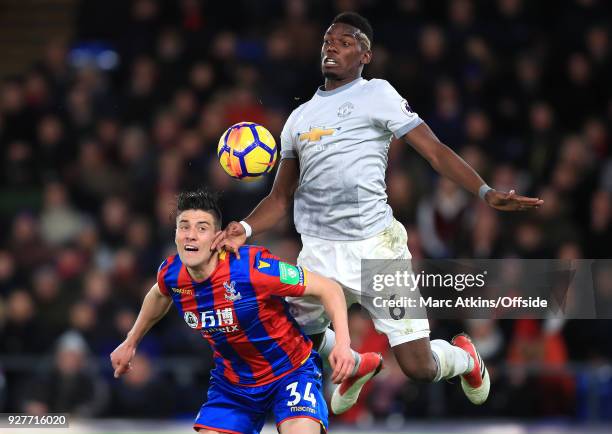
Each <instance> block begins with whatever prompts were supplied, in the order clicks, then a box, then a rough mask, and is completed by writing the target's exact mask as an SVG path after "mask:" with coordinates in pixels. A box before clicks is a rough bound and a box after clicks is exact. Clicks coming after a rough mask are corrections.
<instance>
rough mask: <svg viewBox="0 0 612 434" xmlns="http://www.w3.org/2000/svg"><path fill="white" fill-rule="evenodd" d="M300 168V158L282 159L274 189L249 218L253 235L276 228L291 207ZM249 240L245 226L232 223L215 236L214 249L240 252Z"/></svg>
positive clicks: (246, 220) (248, 221)
mask: <svg viewBox="0 0 612 434" xmlns="http://www.w3.org/2000/svg"><path fill="white" fill-rule="evenodd" d="M299 173H300V169H299V166H298V160H297V159H296V158H284V159H282V160H281V162H280V166H279V168H278V172H277V173H276V178H275V179H274V184H273V185H272V190H271V191H270V194H268V195H267V196H266V197H265V198H263V200H262V201H261V202H259V204H258V205H257V206H256V207H255V209H254V210H253V211H252V212H251V213H250V214H249V215H248V217H247V218H246V219H244V220H245V222H247V223H248V224H249V226H251V229H252V230H253V234H260V233H262V232H266V231H268V230H270V229H272V228H274V227H275V226H276V225H277V224H278V222H279V221H280V220H281V219H282V218H283V217H284V216H285V215H286V214H287V211H288V210H289V208H290V207H291V201H292V200H293V194H294V193H295V189H296V188H297V183H298V176H299ZM246 239H247V235H246V231H245V229H244V227H243V226H242V225H241V224H240V223H238V222H230V223H229V224H228V225H227V227H226V228H225V229H224V230H223V231H221V232H220V233H219V235H217V237H216V238H215V239H214V241H213V243H212V245H211V247H210V248H211V250H217V251H221V250H228V251H230V252H234V253H236V254H237V252H238V249H239V248H240V246H242V245H243V244H244V243H245V242H246Z"/></svg>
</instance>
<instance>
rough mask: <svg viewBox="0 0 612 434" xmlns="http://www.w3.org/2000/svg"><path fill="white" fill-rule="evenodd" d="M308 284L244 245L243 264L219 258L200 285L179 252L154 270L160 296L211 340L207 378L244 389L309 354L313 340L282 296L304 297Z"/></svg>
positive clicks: (298, 272)
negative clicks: (167, 298) (211, 367)
mask: <svg viewBox="0 0 612 434" xmlns="http://www.w3.org/2000/svg"><path fill="white" fill-rule="evenodd" d="M305 279H306V274H305V270H303V269H302V268H300V267H298V266H294V265H291V264H287V263H284V262H281V261H280V260H279V259H278V258H277V257H275V256H273V255H272V254H270V252H269V251H268V250H266V249H265V248H263V247H257V246H242V247H241V248H240V259H238V258H237V257H236V256H235V255H233V254H229V253H227V254H226V253H222V254H220V255H219V263H218V265H217V267H216V268H215V270H214V271H213V272H212V274H211V275H210V276H209V278H208V279H206V280H205V281H203V282H196V281H195V280H193V278H192V277H191V276H190V274H189V272H188V271H187V268H186V266H185V265H183V263H182V262H181V259H180V258H179V255H174V256H170V257H169V258H167V259H166V260H165V261H164V262H163V263H162V264H161V266H160V267H159V271H158V273H157V283H158V286H159V289H160V291H161V292H162V293H163V294H165V295H167V296H170V297H172V300H173V301H174V304H175V305H176V307H177V309H178V311H179V314H180V315H181V316H182V317H183V318H184V320H185V322H186V323H187V325H189V326H190V327H191V328H193V329H195V330H198V332H200V333H201V335H202V336H203V337H204V338H205V339H206V340H207V341H208V342H209V343H210V345H211V347H212V350H213V355H214V359H215V369H214V370H213V371H212V375H213V376H216V377H217V378H223V379H226V380H228V381H230V382H231V383H233V384H240V385H248V386H260V385H263V384H267V383H270V382H272V381H274V380H276V379H278V378H280V377H282V376H284V375H286V374H288V373H289V372H291V371H293V370H295V369H297V368H298V367H299V366H301V365H302V364H303V363H304V362H305V361H306V360H307V359H308V357H309V356H310V353H311V349H312V341H311V340H310V339H309V338H308V337H307V336H306V335H304V334H303V333H302V331H301V329H300V328H299V326H298V325H297V323H296V322H295V320H294V319H293V317H292V316H291V314H290V313H289V311H288V308H287V305H286V303H285V300H284V298H283V297H285V296H294V297H299V296H302V295H303V293H304V289H305Z"/></svg>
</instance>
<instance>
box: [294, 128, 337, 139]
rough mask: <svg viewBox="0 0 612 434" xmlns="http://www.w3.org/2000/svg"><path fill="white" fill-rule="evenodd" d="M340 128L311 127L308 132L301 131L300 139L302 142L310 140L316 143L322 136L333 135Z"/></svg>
mask: <svg viewBox="0 0 612 434" xmlns="http://www.w3.org/2000/svg"><path fill="white" fill-rule="evenodd" d="M339 129H340V128H319V127H310V131H308V132H307V133H300V135H299V136H298V139H299V140H300V142H304V141H306V142H308V143H316V142H320V141H321V137H324V136H331V135H332V134H334V133H335V132H336V130H339Z"/></svg>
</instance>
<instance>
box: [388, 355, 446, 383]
mask: <svg viewBox="0 0 612 434" xmlns="http://www.w3.org/2000/svg"><path fill="white" fill-rule="evenodd" d="M398 362H399V365H400V368H402V372H404V375H406V377H408V378H410V379H411V380H412V381H416V382H418V383H431V382H432V381H433V380H434V379H435V378H436V373H437V368H436V363H435V362H434V360H433V358H432V359H431V360H415V359H412V360H408V361H401V360H400V361H398Z"/></svg>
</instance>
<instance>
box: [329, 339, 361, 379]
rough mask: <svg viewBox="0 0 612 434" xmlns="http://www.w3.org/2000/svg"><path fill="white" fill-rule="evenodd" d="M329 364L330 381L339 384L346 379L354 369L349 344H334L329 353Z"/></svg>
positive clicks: (353, 358) (353, 359)
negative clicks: (330, 369) (330, 370)
mask: <svg viewBox="0 0 612 434" xmlns="http://www.w3.org/2000/svg"><path fill="white" fill-rule="evenodd" d="M329 364H330V366H331V367H332V381H333V382H334V383H335V384H340V383H342V382H343V381H344V380H346V379H348V378H349V377H350V376H351V374H352V373H353V369H354V368H355V357H353V352H352V351H351V346H350V345H349V344H340V343H336V345H334V348H332V350H331V353H329Z"/></svg>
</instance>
